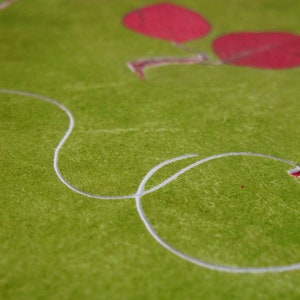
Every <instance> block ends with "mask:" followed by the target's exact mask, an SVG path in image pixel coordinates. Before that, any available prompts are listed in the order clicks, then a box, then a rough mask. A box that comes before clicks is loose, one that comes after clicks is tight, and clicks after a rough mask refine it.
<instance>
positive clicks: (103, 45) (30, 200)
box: [0, 0, 300, 300]
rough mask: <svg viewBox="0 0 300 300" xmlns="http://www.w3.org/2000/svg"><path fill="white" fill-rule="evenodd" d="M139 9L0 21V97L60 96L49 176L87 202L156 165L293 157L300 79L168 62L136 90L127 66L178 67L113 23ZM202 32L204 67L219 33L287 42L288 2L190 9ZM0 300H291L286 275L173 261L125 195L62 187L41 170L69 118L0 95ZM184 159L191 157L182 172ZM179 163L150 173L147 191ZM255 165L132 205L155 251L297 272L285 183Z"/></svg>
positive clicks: (290, 192)
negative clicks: (200, 18)
mask: <svg viewBox="0 0 300 300" xmlns="http://www.w3.org/2000/svg"><path fill="white" fill-rule="evenodd" d="M151 4H153V2H152V1H136V0H134V1H132V0H131V1H100V0H91V1H86V0H71V1H65V0H45V1H43V3H41V1H38V0H32V1H19V2H17V3H16V4H14V5H12V6H10V7H9V8H7V9H6V10H3V11H1V12H0V38H1V43H0V53H1V59H0V65H1V77H0V83H1V84H0V86H1V88H8V89H18V90H25V91H31V92H35V93H39V94H42V95H45V96H49V97H51V98H54V99H57V100H59V101H60V102H61V103H63V104H64V105H66V106H67V107H68V108H69V109H70V110H71V111H72V113H73V114H74V117H75V121H76V127H75V129H74V133H73V134H72V136H71V137H70V140H69V141H68V142H67V144H66V145H65V147H64V148H63V149H62V153H61V164H60V166H61V169H62V172H63V174H64V175H65V176H66V177H67V178H68V180H69V181H70V182H72V183H73V184H74V185H76V186H78V187H80V188H82V189H84V190H86V191H88V192H91V193H98V194H100V193H101V194H106V195H116V194H128V193H135V192H136V190H137V188H138V186H139V184H140V182H141V180H142V178H143V177H144V176H145V175H146V173H147V172H148V171H149V170H150V169H151V168H152V167H154V166H155V165H157V164H158V163H160V162H162V161H164V160H166V159H169V158H172V157H176V156H179V155H183V154H186V153H199V158H204V157H207V156H210V155H213V154H217V153H224V152H230V151H253V152H258V153H266V154H271V155H275V156H278V157H282V158H286V159H290V160H293V161H298V162H299V161H300V158H299V145H298V142H297V137H298V136H299V135H300V128H299V126H297V120H298V114H299V113H298V112H299V76H300V68H297V67H296V68H292V69H284V70H265V69H256V68H250V67H243V68H239V67H237V66H234V65H222V66H205V65H171V66H165V67H162V68H157V69H155V68H153V69H149V70H148V71H147V78H146V80H144V81H141V80H140V79H139V78H138V77H137V76H136V74H134V73H131V72H130V70H129V69H128V67H127V66H126V63H127V62H128V61H131V60H135V59H138V58H141V57H167V56H174V57H176V56H186V55H187V54H186V53H184V52H181V50H180V49H178V48H176V47H174V46H173V45H172V44H171V42H166V41H165V40H159V39H154V38H150V37H149V36H144V35H139V34H136V33H134V32H132V31H130V30H128V29H127V28H125V26H123V24H122V20H123V17H124V16H125V15H126V14H128V13H129V12H131V11H134V10H136V9H138V8H140V7H142V6H147V5H151ZM175 4H178V5H184V6H185V7H187V8H189V9H191V10H193V11H196V12H199V13H200V14H201V15H205V17H206V19H207V20H209V22H210V23H211V24H212V31H211V32H210V34H209V35H206V36H205V37H204V38H202V39H199V40H194V41H192V42H189V43H187V46H189V47H191V48H193V49H197V50H199V51H204V52H206V53H208V54H209V55H210V56H211V57H212V59H218V57H217V56H216V55H215V54H214V50H213V48H212V44H213V41H214V40H215V39H216V38H218V37H220V36H223V35H225V34H227V33H230V32H258V31H264V32H270V31H278V32H290V33H293V34H299V16H298V12H299V11H300V2H297V1H293V0H287V1H279V0H272V1H269V0H254V1H251V2H250V1H248V2H246V1H236V0H228V1H221V0H216V1H210V0H202V1H194V0H189V1H185V2H184V3H183V2H180V1H176V3H175ZM0 124H1V128H0V136H1V138H0V151H1V156H0V169H1V174H0V180H1V196H0V197H1V200H0V298H1V299H31V300H32V299H295V300H296V299H299V295H300V287H299V278H300V275H299V271H295V272H288V273H277V274H275V273H274V274H273V273H270V274H260V275H257V274H256V275H254V274H248V275H237V274H229V273H220V272H216V271H210V270H207V269H204V268H200V267H197V266H195V265H193V264H190V263H187V262H186V261H184V260H181V259H180V258H178V257H176V256H174V255H173V254H171V253H169V252H168V251H166V250H165V249H163V248H162V247H161V246H160V245H159V244H157V242H156V241H155V240H154V239H153V238H152V237H151V236H150V235H149V233H148V232H147V231H146V230H145V227H144V225H143V224H142V222H141V220H140V218H139V216H138V214H137V212H136V207H135V203H134V201H133V200H125V201H113V202H110V201H99V200H94V199H88V198H86V197H83V196H81V195H78V194H76V193H74V192H72V191H71V190H69V189H68V188H67V187H66V186H65V185H63V184H62V183H61V182H60V181H59V180H58V178H57V176H56V174H55V172H54V170H53V166H52V165H53V151H54V149H55V147H56V146H57V144H58V142H59V140H60V139H61V138H62V136H63V134H64V133H65V131H66V129H67V126H68V120H67V117H66V115H65V114H64V113H63V112H61V111H60V110H58V109H57V108H56V107H55V106H51V105H50V104H47V103H44V102H41V101H39V100H34V99H31V98H29V97H27V98H26V97H21V96H16V95H5V94H1V95H0ZM195 160H196V158H192V159H191V162H193V161H195ZM186 165H187V162H184V161H183V162H178V163H176V164H173V165H170V166H168V167H165V168H164V169H163V170H161V171H160V172H159V173H158V174H157V175H155V177H154V178H153V179H151V181H150V182H149V187H151V186H154V185H155V184H158V183H160V182H162V181H163V180H164V179H166V178H167V177H169V176H171V175H173V174H174V173H175V172H176V171H178V170H179V169H181V168H182V167H185V166H186ZM288 170H289V166H288V165H286V164H285V163H280V162H277V161H270V160H264V159H262V158H255V157H253V158H250V157H235V158H234V157H231V158H223V159H220V160H218V161H217V160H216V161H212V162H208V163H206V164H204V165H203V166H201V167H199V168H195V169H193V170H191V171H190V172H188V173H186V174H185V175H184V176H182V177H181V178H180V179H178V180H176V181H175V182H173V183H171V184H170V185H168V186H166V187H165V188H164V189H161V190H159V191H157V192H155V193H153V194H151V195H148V196H145V198H144V199H143V204H144V209H145V211H146V213H147V215H148V216H149V218H150V220H151V221H152V223H153V224H154V226H155V228H156V229H157V231H158V232H159V233H160V234H161V235H162V237H163V238H165V239H166V240H167V241H168V242H170V243H172V244H173V245H174V246H176V247H178V248H179V249H181V250H184V251H186V252H188V253H190V254H191V255H195V256H197V257H199V258H202V259H204V260H206V261H209V262H213V263H218V264H227V265H240V266H265V265H267V266H271V265H281V264H291V263H295V262H299V261H300V251H299V250H300V236H299V232H300V231H299V226H300V225H299V200H298V199H299V196H300V187H299V179H297V178H294V177H293V176H291V175H290V174H289V173H288V172H287V171H288Z"/></svg>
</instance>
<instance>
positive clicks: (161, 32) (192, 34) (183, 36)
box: [123, 3, 211, 43]
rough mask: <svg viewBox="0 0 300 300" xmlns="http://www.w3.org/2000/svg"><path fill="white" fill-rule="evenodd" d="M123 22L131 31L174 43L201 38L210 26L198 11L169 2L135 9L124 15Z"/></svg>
mask: <svg viewBox="0 0 300 300" xmlns="http://www.w3.org/2000/svg"><path fill="white" fill-rule="evenodd" d="M123 23H124V25H125V26H127V27H128V28H130V29H132V30H133V31H136V32H139V33H142V34H144V35H148V36H151V37H154V38H159V39H163V40H169V41H173V42H175V43H182V42H186V41H190V40H193V39H197V38H201V37H203V36H204V35H206V34H207V33H208V32H209V31H210V28H211V26H210V24H209V23H208V22H207V21H206V20H205V19H204V18H203V17H202V16H201V15H199V14H198V13H196V12H194V11H192V10H189V9H186V8H184V7H181V6H178V5H174V4H170V3H160V4H154V5H150V6H146V7H144V8H140V9H138V10H135V11H133V12H131V13H129V14H127V15H126V16H125V17H124V20H123Z"/></svg>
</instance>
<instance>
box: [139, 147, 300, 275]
mask: <svg viewBox="0 0 300 300" xmlns="http://www.w3.org/2000/svg"><path fill="white" fill-rule="evenodd" d="M239 155H248V156H258V157H264V158H269V159H273V160H277V161H282V162H285V163H287V164H290V165H293V166H299V165H298V164H296V163H294V162H292V161H290V160H286V159H283V158H279V157H275V156H271V155H267V154H260V153H252V152H229V153H222V154H217V155H213V156H210V157H207V158H205V159H202V160H199V161H197V162H195V163H193V164H191V165H189V166H187V167H186V168H184V169H182V170H181V171H179V172H177V173H176V174H174V175H173V176H171V177H170V178H169V179H167V180H166V181H168V182H171V181H173V180H175V179H176V178H177V177H179V176H180V175H182V174H183V173H185V172H187V171H188V170H190V169H192V168H194V167H196V166H199V165H201V164H203V163H205V162H207V161H210V160H213V159H217V158H221V157H226V156H239ZM163 166H164V164H163V163H162V164H160V165H158V166H156V167H154V168H153V169H152V170H150V171H149V172H148V174H147V175H146V176H145V177H144V179H143V181H142V182H141V184H140V186H139V188H138V191H137V194H136V206H137V210H138V213H139V215H140V218H141V219H142V221H143V223H144V225H145V227H146V229H147V230H148V232H149V233H150V234H151V236H152V237H153V238H154V239H155V240H156V241H157V242H158V243H159V244H160V245H161V246H163V247H164V248H165V249H167V250H169V251H170V252H172V253H173V254H175V255H177V256H178V257H180V258H182V259H184V260H186V261H189V262H191V263H193V264H195V265H198V266H201V267H204V268H207V269H211V270H215V271H222V272H229V273H270V272H286V271H295V270H299V269H300V263H296V264H290V265H283V266H269V267H238V266H226V265H217V264H213V263H209V262H206V261H203V260H201V259H198V258H195V257H193V256H191V255H188V254H186V253H184V252H182V251H180V250H178V249H176V248H175V247H173V246H172V245H170V244H169V243H167V242H166V241H165V240H164V239H163V238H162V237H160V235H159V234H158V233H157V232H156V231H155V229H154V228H153V226H152V224H151V222H150V221H149V219H148V218H147V216H146V214H145V212H144V210H143V206H142V197H143V196H144V195H145V194H146V193H145V191H144V188H145V185H146V183H147V182H148V180H149V179H150V178H151V177H152V176H153V175H154V174H155V173H156V172H157V171H158V170H159V169H160V168H162V167H163ZM166 181H165V182H166ZM166 184H167V183H166Z"/></svg>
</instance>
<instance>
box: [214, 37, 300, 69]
mask: <svg viewBox="0 0 300 300" xmlns="http://www.w3.org/2000/svg"><path fill="white" fill-rule="evenodd" d="M213 47H214V50H215V52H216V53H217V55H218V56H219V57H220V58H221V60H222V61H223V62H224V63H228V64H233V65H239V66H249V67H255V68H263V69H286V68H292V67H297V66H299V65H300V36H299V35H296V34H292V33H285V32H259V33H257V32H240V33H230V34H226V35H224V36H221V37H219V38H217V39H216V40H215V41H214V43H213Z"/></svg>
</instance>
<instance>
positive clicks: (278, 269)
mask: <svg viewBox="0 0 300 300" xmlns="http://www.w3.org/2000/svg"><path fill="white" fill-rule="evenodd" d="M0 93H2V94H13V95H20V96H26V97H31V98H35V99H39V100H42V101H45V102H48V103H51V104H53V105H55V106H57V107H58V108H60V109H61V110H62V111H63V112H65V113H66V114H67V116H68V118H69V126H68V129H67V132H66V133H65V135H64V136H63V138H62V139H61V140H60V142H59V144H58V146H57V147H56V148H55V152H54V160H53V167H54V170H55V172H56V175H57V176H58V178H59V179H60V180H61V182H62V183H63V184H65V185H66V186H67V187H68V188H69V189H71V190H73V191H74V192H76V193H79V194H81V195H84V196H87V197H90V198H95V199H101V200H120V199H134V198H135V200H136V206H137V210H138V213H139V215H140V218H141V219H142V221H143V223H144V225H145V227H146V229H147V230H148V231H149V233H150V234H151V235H152V237H153V238H154V239H155V240H156V241H157V242H158V243H159V244H161V245H162V246H163V247H164V248H166V249H167V250H169V251H170V252H172V253H173V254H175V255H177V256H179V257H180V258H182V259H184V260H187V261H189V262H191V263H193V264H195V265H198V266H201V267H204V268H208V269H211V270H216V271H222V272H230V273H266V272H285V271H294V270H299V269H300V263H296V264H292V265H285V266H277V267H276V266H272V267H231V266H222V265H216V264H212V263H209V262H205V261H203V260H200V259H198V258H195V257H193V256H190V255H188V254H185V253H184V252H181V251H180V250H178V249H176V248H175V247H173V246H171V245H170V244H168V243H167V242H166V241H165V240H163V239H162V238H161V237H160V236H159V234H158V233H157V232H156V231H155V230H154V228H153V226H152V225H151V223H150V221H149V220H148V218H147V216H146V214H145V212H144V210H143V207H142V197H143V196H144V195H146V194H150V193H153V192H154V191H157V190H159V189H161V188H162V187H164V186H166V185H167V184H169V183H170V182H172V181H174V180H176V179H177V178H178V177H179V176H181V175H182V174H184V173H185V172H187V171H189V170H191V169H192V168H195V167H197V166H199V165H201V164H203V163H205V162H208V161H210V160H214V159H219V158H222V157H228V156H257V157H262V158H268V159H273V160H276V161H281V162H284V163H287V164H289V165H292V166H294V167H296V168H299V167H300V166H299V164H297V163H295V162H293V161H290V160H287V159H283V158H279V157H276V156H272V155H267V154H261V153H253V152H229V153H221V154H217V155H213V156H209V157H206V158H204V159H201V160H199V161H197V162H195V163H192V164H190V165H189V166H187V167H185V168H182V169H181V170H180V171H178V172H177V173H175V174H174V175H172V176H170V177H169V178H167V179H166V180H164V181H163V182H162V183H160V184H158V185H156V186H154V187H152V188H151V189H149V190H145V185H146V183H147V182H148V181H149V179H150V178H151V177H152V176H153V175H154V174H155V173H156V172H157V171H158V170H160V169H161V168H163V167H164V166H166V165H168V164H171V163H174V162H176V161H180V160H183V159H187V158H191V157H195V156H198V154H186V155H182V156H178V157H175V158H172V159H169V160H166V161H164V162H162V163H160V164H159V165H157V166H155V167H154V168H153V169H152V170H150V171H149V172H148V174H147V175H146V176H145V177H144V179H143V180H142V182H141V183H140V185H139V188H138V190H137V193H136V194H131V195H120V196H102V195H94V194H90V193H87V192H84V191H82V190H80V189H78V188H77V187H75V186H74V185H72V184H71V183H70V182H69V181H68V180H67V179H66V178H65V177H64V176H63V175H62V173H61V171H60V169H59V153H60V150H61V149H62V147H63V146H64V144H65V143H66V141H67V140H68V138H69V137H70V135H71V133H72V131H73V129H74V126H75V120H74V117H73V115H72V113H71V111H70V110H69V109H68V108H67V107H65V106H64V105H62V104H61V103H59V102H58V101H56V100H53V99H51V98H49V97H45V96H42V95H38V94H34V93H29V92H24V91H18V90H7V89H0Z"/></svg>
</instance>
